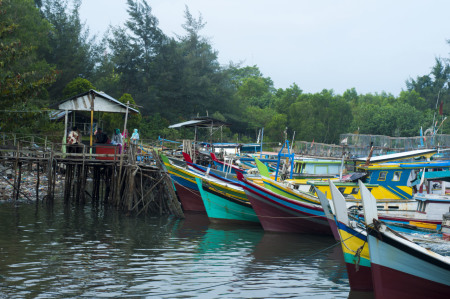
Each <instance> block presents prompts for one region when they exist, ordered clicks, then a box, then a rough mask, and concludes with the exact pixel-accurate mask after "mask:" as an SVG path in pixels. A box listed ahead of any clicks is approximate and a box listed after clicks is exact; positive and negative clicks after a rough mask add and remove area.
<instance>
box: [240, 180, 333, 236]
mask: <svg viewBox="0 0 450 299" xmlns="http://www.w3.org/2000/svg"><path fill="white" fill-rule="evenodd" d="M243 184H244V191H245V193H246V194H247V198H248V199H249V200H250V202H251V204H252V207H253V209H254V210H255V212H256V214H257V215H258V218H259V220H260V222H261V225H262V226H263V228H264V230H266V231H272V232H289V233H310V234H324V235H332V231H331V229H330V226H329V225H328V220H327V218H326V217H325V213H324V211H323V209H322V208H321V207H319V206H314V207H313V206H312V205H308V204H306V203H301V202H299V201H296V200H292V199H288V198H285V197H283V196H281V195H278V194H276V193H273V192H271V191H269V190H267V189H266V188H264V187H259V186H257V185H255V184H252V183H249V182H248V181H247V182H244V183H243Z"/></svg>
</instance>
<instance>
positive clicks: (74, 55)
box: [41, 0, 99, 100]
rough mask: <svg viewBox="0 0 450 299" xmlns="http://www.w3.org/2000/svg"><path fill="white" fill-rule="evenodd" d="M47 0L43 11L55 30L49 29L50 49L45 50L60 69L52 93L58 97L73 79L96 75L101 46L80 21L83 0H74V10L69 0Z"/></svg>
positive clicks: (47, 56) (50, 61) (43, 50)
mask: <svg viewBox="0 0 450 299" xmlns="http://www.w3.org/2000/svg"><path fill="white" fill-rule="evenodd" d="M44 1H45V2H44V3H43V5H42V7H41V10H42V14H43V15H44V17H45V18H46V19H47V20H48V21H49V22H50V23H51V25H52V30H50V31H49V32H48V35H49V45H50V48H48V49H42V50H41V51H42V53H43V54H44V56H45V58H46V60H47V61H48V62H49V63H50V64H52V65H54V66H55V67H56V69H58V70H59V76H58V80H57V81H56V83H55V84H54V85H53V86H52V87H51V88H50V89H49V93H50V96H51V97H52V98H53V99H55V100H58V99H61V98H62V97H63V93H62V91H63V89H64V87H65V86H66V85H67V84H68V83H69V82H70V81H72V80H73V79H75V78H78V77H83V78H87V79H89V78H90V77H91V76H92V75H93V72H94V68H95V64H96V62H97V60H98V51H99V47H98V46H97V45H96V42H95V36H94V37H92V38H91V37H89V30H88V29H86V28H85V25H84V24H83V23H81V21H80V16H79V12H78V11H79V8H80V5H81V2H80V0H73V8H72V9H71V10H69V7H68V0H44Z"/></svg>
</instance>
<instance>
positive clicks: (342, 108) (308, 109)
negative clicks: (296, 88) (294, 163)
mask: <svg viewBox="0 0 450 299" xmlns="http://www.w3.org/2000/svg"><path fill="white" fill-rule="evenodd" d="M351 120H352V114H351V107H350V105H349V104H348V103H347V102H346V101H345V99H343V98H342V97H341V96H334V95H333V92H332V91H328V90H323V91H322V92H321V93H317V94H302V95H300V97H299V100H298V101H297V102H295V103H294V104H292V105H291V106H290V111H289V120H288V122H289V128H291V130H293V131H295V132H296V136H297V138H296V139H297V140H306V141H313V140H315V141H316V142H322V143H337V142H338V141H339V134H341V133H342V132H347V130H348V128H349V126H350V123H351Z"/></svg>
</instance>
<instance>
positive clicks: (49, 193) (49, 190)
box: [47, 145, 53, 201]
mask: <svg viewBox="0 0 450 299" xmlns="http://www.w3.org/2000/svg"><path fill="white" fill-rule="evenodd" d="M52 175H53V145H52V148H51V152H50V156H49V160H48V169H47V200H49V201H51V200H53V198H52V182H53V177H52Z"/></svg>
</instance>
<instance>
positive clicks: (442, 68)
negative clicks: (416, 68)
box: [406, 58, 450, 111]
mask: <svg viewBox="0 0 450 299" xmlns="http://www.w3.org/2000/svg"><path fill="white" fill-rule="evenodd" d="M435 62H436V63H435V65H434V66H433V68H432V70H431V72H430V74H427V75H424V76H418V77H417V78H416V79H415V80H414V79H409V80H408V81H406V87H407V89H408V91H413V90H414V91H416V92H417V93H418V94H419V96H420V97H422V98H424V99H425V101H426V102H427V108H430V109H437V107H439V106H438V105H439V103H440V102H445V103H448V102H449V100H450V90H449V78H450V65H449V64H448V62H446V61H444V60H443V59H440V58H436V60H435ZM446 110H447V109H446ZM447 111H448V110H447Z"/></svg>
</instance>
